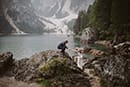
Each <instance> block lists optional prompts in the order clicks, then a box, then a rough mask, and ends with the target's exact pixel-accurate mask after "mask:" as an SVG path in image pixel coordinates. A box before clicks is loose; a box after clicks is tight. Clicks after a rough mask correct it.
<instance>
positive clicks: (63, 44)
mask: <svg viewBox="0 0 130 87" xmlns="http://www.w3.org/2000/svg"><path fill="white" fill-rule="evenodd" d="M57 48H58V49H66V48H68V47H67V46H66V44H65V43H64V42H62V43H60V44H59V45H58V47H57Z"/></svg>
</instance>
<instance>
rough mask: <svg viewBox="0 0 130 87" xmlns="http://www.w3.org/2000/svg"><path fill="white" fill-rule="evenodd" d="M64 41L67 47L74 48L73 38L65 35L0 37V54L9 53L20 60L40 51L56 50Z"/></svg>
mask: <svg viewBox="0 0 130 87" xmlns="http://www.w3.org/2000/svg"><path fill="white" fill-rule="evenodd" d="M66 39H68V40H69V43H68V47H69V48H74V41H73V36H67V35H56V34H46V35H28V36H27V35H26V36H17V35H13V36H0V52H7V51H11V52H13V54H14V57H15V58H16V59H21V58H24V57H30V56H31V55H33V54H35V53H38V52H40V51H45V50H57V45H58V44H59V43H60V42H62V41H64V40H66Z"/></svg>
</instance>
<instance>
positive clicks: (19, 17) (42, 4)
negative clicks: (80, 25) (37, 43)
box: [0, 0, 93, 34]
mask: <svg viewBox="0 0 130 87" xmlns="http://www.w3.org/2000/svg"><path fill="white" fill-rule="evenodd" d="M1 2H2V5H1V11H2V14H3V16H1V17H0V18H1V19H0V20H1V21H2V24H1V31H0V33H19V34H25V33H43V32H59V33H70V30H69V27H68V23H70V22H71V24H73V21H74V19H75V18H76V17H77V13H78V12H79V11H80V10H83V9H87V8H88V6H89V4H91V3H93V0H82V1H81V0H37V1H36V0H22V1H21V0H1ZM6 25H7V26H8V27H6ZM71 26H72V25H71ZM6 31H7V32H6Z"/></svg>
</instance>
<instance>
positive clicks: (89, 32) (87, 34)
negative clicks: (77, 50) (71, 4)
mask: <svg viewBox="0 0 130 87" xmlns="http://www.w3.org/2000/svg"><path fill="white" fill-rule="evenodd" d="M96 39H97V33H96V31H95V29H92V28H91V27H88V28H86V29H85V30H84V31H83V32H82V35H81V37H80V40H81V43H82V44H83V45H87V44H88V43H94V42H95V40H96Z"/></svg>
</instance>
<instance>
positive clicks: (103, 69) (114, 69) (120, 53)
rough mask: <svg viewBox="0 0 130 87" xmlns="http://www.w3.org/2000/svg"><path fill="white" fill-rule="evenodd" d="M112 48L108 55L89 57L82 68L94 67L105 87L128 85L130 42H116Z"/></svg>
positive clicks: (129, 86)
mask: <svg viewBox="0 0 130 87" xmlns="http://www.w3.org/2000/svg"><path fill="white" fill-rule="evenodd" d="M112 50H113V51H112V53H111V54H109V55H108V54H107V55H103V56H99V57H95V58H93V59H90V60H89V61H88V62H87V63H86V64H85V65H84V70H85V69H88V68H89V69H94V70H95V73H96V74H97V75H98V76H99V77H100V78H101V83H103V84H102V85H104V84H105V85H106V87H130V85H129V82H130V76H129V74H130V58H129V57H130V43H128V42H124V43H121V44H118V45H116V46H114V48H113V49H112ZM102 81H103V82H102Z"/></svg>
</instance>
